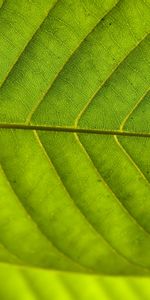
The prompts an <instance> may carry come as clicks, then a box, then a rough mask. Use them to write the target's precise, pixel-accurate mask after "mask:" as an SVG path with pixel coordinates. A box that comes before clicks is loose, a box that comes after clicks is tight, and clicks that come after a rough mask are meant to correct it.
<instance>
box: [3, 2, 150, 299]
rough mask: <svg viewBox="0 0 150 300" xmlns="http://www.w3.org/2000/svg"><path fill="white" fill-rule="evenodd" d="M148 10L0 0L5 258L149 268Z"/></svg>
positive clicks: (99, 270)
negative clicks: (0, 4) (0, 3)
mask: <svg viewBox="0 0 150 300" xmlns="http://www.w3.org/2000/svg"><path fill="white" fill-rule="evenodd" d="M149 15H150V1H149V0H147V1H146V0H138V1H136V0H130V1H129V0H120V1H117V0H106V1H102V0H99V1H96V0H95V1H89V0H84V1H83V0H82V1H81V0H76V1H72V0H58V1H47V0H44V1H43V0H37V1H27V0H22V1H19V0H18V1H15V2H14V1H13V0H5V1H4V2H3V5H2V7H1V9H0V70H1V71H0V85H1V88H0V128H1V130H0V163H1V168H0V195H1V199H0V232H1V233H0V243H1V246H0V261H1V262H3V263H9V264H15V265H25V266H30V267H33V266H34V267H35V266H36V267H40V268H47V269H55V270H56V269H57V270H65V271H75V272H87V273H94V274H107V275H118V274H120V275H149V273H150V222H149V221H150V217H149V216H150V183H149V181H150V160H149V147H150V145H149V144H150V139H149V137H150V128H149V127H150V122H149V116H150V108H149V82H150V56H149V50H150V39H149V33H150V18H149ZM128 299H129V298H128Z"/></svg>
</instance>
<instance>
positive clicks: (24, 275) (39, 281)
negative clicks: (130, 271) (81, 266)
mask: <svg viewBox="0 0 150 300" xmlns="http://www.w3.org/2000/svg"><path fill="white" fill-rule="evenodd" d="M8 274H9V277H8ZM149 283H150V280H149V279H148V278H140V279H139V278H122V277H117V278H116V277H114V278H113V277H98V276H91V275H90V276H89V275H79V274H78V275H75V274H67V273H59V272H51V271H50V272H47V271H43V270H40V271H39V270H28V269H21V268H20V269H17V268H11V269H10V268H9V267H8V266H7V267H4V266H1V268H0V297H1V299H3V300H20V299H21V300H49V299H53V300H60V299H61V300H75V299H79V300H91V299H93V300H99V299H102V300H119V299H122V300H126V299H129V300H141V299H142V300H149V297H150V287H149V286H150V285H149Z"/></svg>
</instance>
